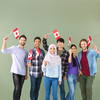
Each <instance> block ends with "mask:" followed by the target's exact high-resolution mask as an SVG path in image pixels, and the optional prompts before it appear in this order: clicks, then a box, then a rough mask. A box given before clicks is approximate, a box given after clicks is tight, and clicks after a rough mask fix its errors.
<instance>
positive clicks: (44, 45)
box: [42, 38, 49, 51]
mask: <svg viewBox="0 0 100 100" xmlns="http://www.w3.org/2000/svg"><path fill="white" fill-rule="evenodd" d="M42 42H43V48H44V49H45V50H46V51H48V47H49V46H48V45H47V39H45V38H43V41H42Z"/></svg>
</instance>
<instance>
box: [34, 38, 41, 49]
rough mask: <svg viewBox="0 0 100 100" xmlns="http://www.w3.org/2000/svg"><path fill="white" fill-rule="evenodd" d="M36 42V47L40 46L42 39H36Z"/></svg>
mask: <svg viewBox="0 0 100 100" xmlns="http://www.w3.org/2000/svg"><path fill="white" fill-rule="evenodd" d="M34 44H35V47H36V48H39V46H40V44H41V41H40V39H36V40H35V41H34Z"/></svg>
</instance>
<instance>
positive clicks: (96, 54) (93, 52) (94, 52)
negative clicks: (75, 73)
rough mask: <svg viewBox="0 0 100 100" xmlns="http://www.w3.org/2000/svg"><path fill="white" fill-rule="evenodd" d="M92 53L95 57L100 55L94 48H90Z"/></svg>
mask: <svg viewBox="0 0 100 100" xmlns="http://www.w3.org/2000/svg"><path fill="white" fill-rule="evenodd" d="M92 54H93V55H94V56H96V57H97V58H100V55H99V54H98V53H97V52H96V51H95V50H92Z"/></svg>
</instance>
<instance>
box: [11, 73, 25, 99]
mask: <svg viewBox="0 0 100 100" xmlns="http://www.w3.org/2000/svg"><path fill="white" fill-rule="evenodd" d="M24 80H25V76H22V75H18V74H15V73H13V82H14V92H13V100H20V96H21V90H22V86H23V83H24Z"/></svg>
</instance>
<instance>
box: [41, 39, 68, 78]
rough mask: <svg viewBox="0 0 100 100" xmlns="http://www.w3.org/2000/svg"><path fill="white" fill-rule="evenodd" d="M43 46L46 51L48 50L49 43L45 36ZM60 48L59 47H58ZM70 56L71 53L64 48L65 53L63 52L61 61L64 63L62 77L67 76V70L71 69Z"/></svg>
mask: <svg viewBox="0 0 100 100" xmlns="http://www.w3.org/2000/svg"><path fill="white" fill-rule="evenodd" d="M42 42H43V47H44V49H45V50H46V51H48V47H49V46H48V45H47V39H44V38H43V41H42ZM57 50H58V48H57ZM68 57H69V53H68V52H67V51H66V50H65V49H64V51H63V53H62V54H61V57H60V58H61V63H62V71H61V72H62V77H63V76H67V72H68V69H69V65H68Z"/></svg>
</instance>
